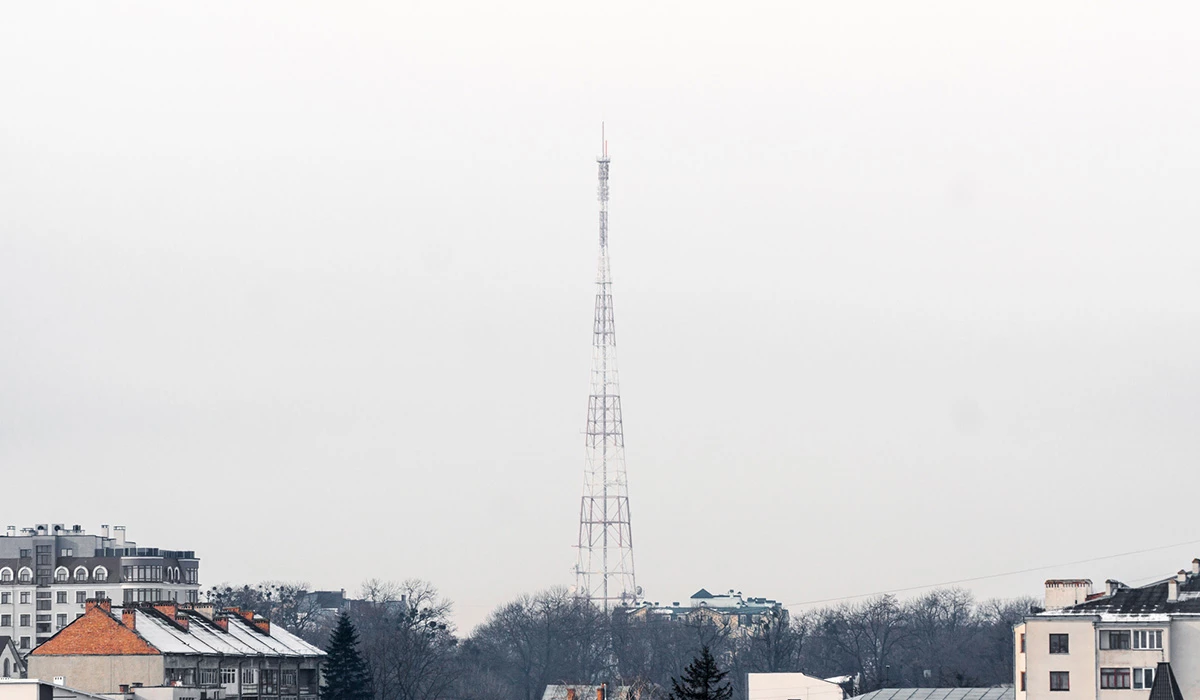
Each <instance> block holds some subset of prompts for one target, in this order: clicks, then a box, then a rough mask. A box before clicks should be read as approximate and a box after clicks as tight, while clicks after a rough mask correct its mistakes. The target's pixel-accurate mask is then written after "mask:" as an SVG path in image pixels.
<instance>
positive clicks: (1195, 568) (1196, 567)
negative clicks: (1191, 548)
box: [1192, 559, 1200, 575]
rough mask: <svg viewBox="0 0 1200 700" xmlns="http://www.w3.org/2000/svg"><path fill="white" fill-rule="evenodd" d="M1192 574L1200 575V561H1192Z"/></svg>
mask: <svg viewBox="0 0 1200 700" xmlns="http://www.w3.org/2000/svg"><path fill="white" fill-rule="evenodd" d="M1192 573H1193V574H1196V575H1200V559H1193V560H1192Z"/></svg>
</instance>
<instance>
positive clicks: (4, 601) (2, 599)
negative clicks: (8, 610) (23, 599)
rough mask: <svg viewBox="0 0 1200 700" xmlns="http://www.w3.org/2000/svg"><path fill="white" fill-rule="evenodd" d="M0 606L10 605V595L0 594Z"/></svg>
mask: <svg viewBox="0 0 1200 700" xmlns="http://www.w3.org/2000/svg"><path fill="white" fill-rule="evenodd" d="M0 605H12V593H0Z"/></svg>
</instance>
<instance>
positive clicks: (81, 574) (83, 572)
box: [75, 566, 88, 583]
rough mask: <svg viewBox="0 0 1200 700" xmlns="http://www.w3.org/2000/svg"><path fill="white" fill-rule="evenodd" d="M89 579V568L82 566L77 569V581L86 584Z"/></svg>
mask: <svg viewBox="0 0 1200 700" xmlns="http://www.w3.org/2000/svg"><path fill="white" fill-rule="evenodd" d="M87 579H88V575H87V568H85V567H82V566H77V567H75V580H76V581H78V582H80V583H86V582H87Z"/></svg>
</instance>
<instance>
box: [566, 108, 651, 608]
mask: <svg viewBox="0 0 1200 700" xmlns="http://www.w3.org/2000/svg"><path fill="white" fill-rule="evenodd" d="M600 141H601V155H600V157H598V158H597V159H596V162H597V163H598V164H599V186H598V187H597V190H596V193H597V196H598V198H599V200H600V259H599V262H598V264H597V266H596V268H597V269H596V315H595V319H594V321H593V324H592V387H591V389H592V393H591V395H590V396H588V415H587V429H586V431H585V433H586V435H585V438H586V440H585V447H586V452H587V463H586V466H585V468H584V483H583V499H582V502H581V504H580V508H579V544H578V548H579V561H578V563H577V564H576V565H575V575H576V582H575V583H576V587H575V590H576V595H577V596H579V597H581V598H587V599H589V600H591V601H592V602H594V603H596V604H597V605H600V606H601V607H602V608H603V609H604V610H605V612H607V611H608V610H610V609H611V608H613V607H617V606H621V605H632V604H633V603H634V602H636V601H637V597H638V588H637V584H636V583H635V581H634V576H633V532H632V529H631V528H630V521H629V484H628V480H627V477H626V474H625V435H624V431H623V429H622V426H621V391H620V383H619V382H618V381H617V336H616V329H615V326H614V325H613V303H612V274H611V270H610V269H609V262H608V163H609V160H608V141H607V140H605V138H604V125H603V124H601V126H600Z"/></svg>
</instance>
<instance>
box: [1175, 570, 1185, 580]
mask: <svg viewBox="0 0 1200 700" xmlns="http://www.w3.org/2000/svg"><path fill="white" fill-rule="evenodd" d="M1175 580H1176V581H1178V582H1180V583H1184V582H1186V581H1187V572H1186V571H1184V570H1183V569H1180V570H1179V573H1177V574H1175Z"/></svg>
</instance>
